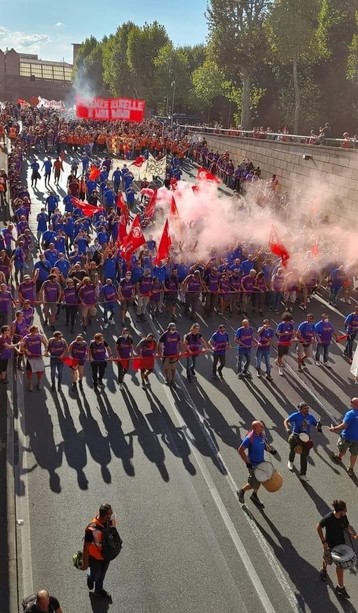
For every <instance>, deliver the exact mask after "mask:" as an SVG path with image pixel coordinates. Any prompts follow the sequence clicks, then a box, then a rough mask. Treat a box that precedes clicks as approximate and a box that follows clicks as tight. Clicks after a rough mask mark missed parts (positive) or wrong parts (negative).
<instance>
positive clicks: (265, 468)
mask: <svg viewBox="0 0 358 613" xmlns="http://www.w3.org/2000/svg"><path fill="white" fill-rule="evenodd" d="M273 471H274V467H273V464H271V462H261V463H260V464H258V465H257V466H256V468H255V469H254V475H255V479H256V481H258V482H259V483H264V481H267V480H268V479H271V477H272V475H273Z"/></svg>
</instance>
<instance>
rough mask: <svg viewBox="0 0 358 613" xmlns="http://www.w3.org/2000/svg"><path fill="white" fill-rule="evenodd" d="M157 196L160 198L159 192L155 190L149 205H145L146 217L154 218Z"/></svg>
mask: <svg viewBox="0 0 358 613" xmlns="http://www.w3.org/2000/svg"><path fill="white" fill-rule="evenodd" d="M157 198H158V194H157V192H156V191H155V192H154V194H153V195H152V197H151V199H150V200H149V202H148V204H147V206H146V207H145V210H144V217H145V219H152V217H154V213H155V207H156V204H157Z"/></svg>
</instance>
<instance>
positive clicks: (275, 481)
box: [254, 462, 283, 492]
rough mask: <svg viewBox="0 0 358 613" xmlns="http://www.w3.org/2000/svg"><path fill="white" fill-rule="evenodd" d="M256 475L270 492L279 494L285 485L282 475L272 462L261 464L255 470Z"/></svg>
mask: <svg viewBox="0 0 358 613" xmlns="http://www.w3.org/2000/svg"><path fill="white" fill-rule="evenodd" d="M254 475H255V478H256V480H257V481H258V482H259V483H262V485H263V486H264V488H265V489H266V490H267V491H268V492H277V491H278V490H279V489H280V488H281V486H282V483H283V477H282V475H281V473H279V472H278V471H277V470H275V468H274V466H273V464H271V462H261V463H260V464H258V465H257V466H256V468H255V470H254Z"/></svg>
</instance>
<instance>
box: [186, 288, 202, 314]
mask: <svg viewBox="0 0 358 613" xmlns="http://www.w3.org/2000/svg"><path fill="white" fill-rule="evenodd" d="M199 296H200V294H198V293H196V292H189V291H187V292H186V294H185V308H184V313H185V314H186V315H187V314H188V313H189V308H190V309H191V317H195V315H196V308H197V306H198V301H199Z"/></svg>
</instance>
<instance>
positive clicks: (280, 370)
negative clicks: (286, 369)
mask: <svg viewBox="0 0 358 613" xmlns="http://www.w3.org/2000/svg"><path fill="white" fill-rule="evenodd" d="M278 374H279V375H280V377H283V368H279V369H278Z"/></svg>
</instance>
